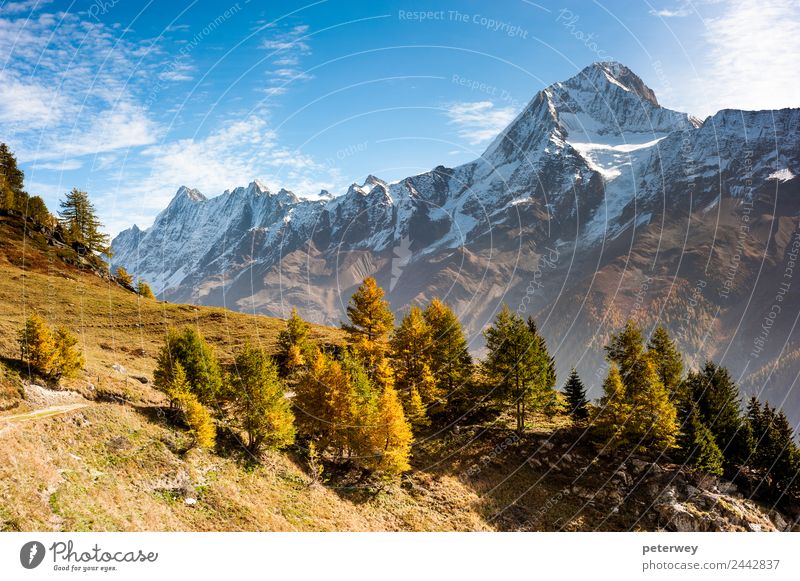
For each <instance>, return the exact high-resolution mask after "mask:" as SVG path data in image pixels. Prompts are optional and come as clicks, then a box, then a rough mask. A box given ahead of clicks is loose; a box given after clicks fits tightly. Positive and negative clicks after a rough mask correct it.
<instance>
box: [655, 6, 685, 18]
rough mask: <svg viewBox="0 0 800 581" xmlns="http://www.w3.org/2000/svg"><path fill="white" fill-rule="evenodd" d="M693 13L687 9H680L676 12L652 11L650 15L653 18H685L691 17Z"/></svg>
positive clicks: (666, 10)
mask: <svg viewBox="0 0 800 581" xmlns="http://www.w3.org/2000/svg"><path fill="white" fill-rule="evenodd" d="M691 13H692V11H691V10H689V9H687V8H678V9H675V10H670V9H669V8H665V9H663V10H651V11H650V14H652V15H653V16H660V17H661V18H683V17H684V16H689V15H690V14H691Z"/></svg>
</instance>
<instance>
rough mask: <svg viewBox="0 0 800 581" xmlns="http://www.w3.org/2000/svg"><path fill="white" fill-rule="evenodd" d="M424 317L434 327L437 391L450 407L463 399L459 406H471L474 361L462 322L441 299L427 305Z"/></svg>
mask: <svg viewBox="0 0 800 581" xmlns="http://www.w3.org/2000/svg"><path fill="white" fill-rule="evenodd" d="M424 317H425V322H426V323H427V324H428V327H429V329H430V335H431V345H430V367H431V372H432V373H433V376H434V378H435V379H436V388H437V391H438V392H439V393H440V394H441V396H443V397H446V398H447V400H448V407H450V404H453V403H455V402H459V407H467V406H469V407H471V406H472V405H473V403H474V402H472V401H470V399H471V398H470V396H471V393H470V390H469V387H470V380H471V378H472V370H473V369H472V368H473V363H472V356H471V355H470V354H469V349H468V345H467V340H466V338H465V337H464V330H463V329H462V327H461V322H460V321H459V320H458V317H456V314H455V313H454V312H453V310H452V309H451V308H450V307H449V306H447V305H446V304H445V303H444V302H442V301H441V300H439V299H438V298H434V299H433V300H432V301H431V302H430V304H429V305H428V306H427V308H426V309H425V312H424Z"/></svg>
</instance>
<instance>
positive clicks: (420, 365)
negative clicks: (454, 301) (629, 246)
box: [19, 278, 800, 495]
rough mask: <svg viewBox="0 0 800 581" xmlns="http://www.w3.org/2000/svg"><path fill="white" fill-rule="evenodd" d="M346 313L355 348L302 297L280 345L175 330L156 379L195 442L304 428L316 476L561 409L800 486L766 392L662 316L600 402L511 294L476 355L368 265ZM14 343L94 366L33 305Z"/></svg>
mask: <svg viewBox="0 0 800 581" xmlns="http://www.w3.org/2000/svg"><path fill="white" fill-rule="evenodd" d="M347 315H348V321H347V322H345V323H343V324H342V329H343V331H344V333H345V338H346V341H345V344H344V345H321V344H318V343H316V342H315V341H313V340H312V338H311V327H310V325H309V324H308V323H307V322H305V321H304V320H303V319H302V318H301V317H300V316H299V314H298V313H297V310H296V309H293V310H292V312H291V315H290V317H289V318H288V319H287V321H286V324H285V327H284V328H283V329H282V330H281V332H280V333H279V335H278V340H277V350H276V351H275V352H274V354H270V353H269V352H268V351H266V350H265V349H263V348H261V347H258V346H255V345H252V344H245V345H243V346H241V347H240V348H239V349H238V350H237V351H236V353H235V354H234V357H233V361H232V362H231V363H230V364H228V365H223V364H221V363H220V361H219V359H218V358H217V357H216V355H215V353H214V351H213V349H212V348H211V347H210V346H209V345H208V344H207V343H206V341H205V340H204V339H203V337H202V336H201V335H200V333H199V332H198V331H197V330H196V329H195V328H193V327H184V328H182V329H180V330H178V329H169V330H168V332H167V334H166V336H165V339H164V343H163V345H162V347H161V349H160V351H159V354H158V359H157V366H156V371H155V373H154V378H153V379H154V385H155V387H156V388H157V389H159V390H161V391H162V392H163V393H164V394H165V395H166V396H167V398H168V401H169V405H170V410H171V412H172V416H171V417H173V419H174V420H175V421H177V422H178V423H179V424H181V425H183V426H184V427H185V428H186V430H187V434H188V436H189V440H190V445H197V446H201V447H204V448H213V447H214V446H215V445H216V443H217V436H218V433H219V430H220V429H223V430H225V432H226V433H227V434H228V435H229V436H232V437H233V438H234V439H235V440H236V441H238V442H240V443H241V446H242V447H243V448H244V449H245V450H246V451H247V452H249V453H250V454H251V456H252V458H256V459H257V458H258V455H259V453H260V452H261V451H262V449H263V448H265V447H270V448H284V447H286V446H289V445H291V444H293V443H294V442H295V440H296V439H298V440H302V442H303V444H304V446H302V448H303V449H305V450H307V454H308V463H309V469H310V470H311V471H312V472H314V473H315V474H317V477H318V476H319V474H320V473H321V470H322V465H323V463H322V460H323V459H326V460H327V461H329V462H347V463H352V464H355V465H357V466H359V467H361V468H362V469H364V470H365V471H367V472H368V473H374V474H377V475H380V476H382V477H384V478H387V479H392V478H396V477H397V476H398V475H400V474H402V473H403V472H405V471H407V470H409V469H410V465H411V464H410V461H411V454H412V444H413V442H414V439H415V437H418V436H419V435H420V434H423V433H425V431H426V430H429V431H432V430H440V429H443V428H447V427H448V426H452V425H454V424H457V423H460V424H469V423H471V422H476V421H481V419H482V418H484V417H485V416H486V412H488V413H489V415H490V417H494V418H495V419H497V418H498V417H500V416H501V415H502V414H508V417H509V420H510V421H511V423H512V425H513V429H514V430H515V431H516V432H517V435H519V436H521V435H523V434H524V432H525V431H526V430H527V429H528V427H529V426H530V420H531V415H532V414H545V415H547V416H553V415H555V414H560V413H566V414H568V415H569V416H571V417H572V418H573V421H574V422H575V424H576V425H578V426H581V427H582V429H583V430H585V431H586V432H587V433H588V434H589V437H590V438H591V439H592V440H594V441H595V442H596V443H597V444H598V445H599V446H600V447H601V448H602V449H609V450H617V449H623V450H628V451H636V452H640V453H646V454H650V455H659V456H663V457H664V458H666V459H669V460H673V461H679V462H681V463H683V464H685V465H686V466H689V467H691V468H693V469H695V470H698V471H700V472H703V473H708V474H714V475H721V474H723V473H728V474H729V475H733V476H735V474H736V473H737V472H738V471H742V470H750V471H751V472H753V473H755V474H756V475H758V476H759V477H760V480H761V482H762V485H763V486H764V487H765V489H766V490H767V491H769V492H772V493H777V494H780V495H782V494H787V493H791V494H797V493H798V492H800V490H798V489H799V488H800V486H798V485H799V484H800V483H799V482H798V479H797V476H798V473H799V472H800V450H798V447H797V445H796V443H795V442H794V434H793V430H792V427H791V425H790V423H789V421H788V419H787V417H786V415H785V414H784V412H783V411H781V410H777V409H775V408H774V407H771V406H770V405H769V404H768V403H763V402H760V401H759V400H758V399H757V398H756V397H751V398H750V400H749V402H748V403H747V405H746V407H745V409H743V408H742V402H741V395H740V393H739V390H738V387H737V386H736V383H735V382H734V381H733V378H732V377H731V376H730V374H729V373H728V371H727V370H726V369H725V368H724V367H721V366H719V365H717V364H715V363H713V362H711V361H709V362H706V363H705V365H704V366H703V367H702V368H701V369H698V370H691V371H689V372H688V373H687V372H686V370H685V369H684V365H683V356H682V354H681V353H680V351H679V350H678V348H677V346H676V344H675V342H674V341H673V340H672V339H671V338H670V336H669V334H668V332H667V331H666V329H665V328H664V327H658V328H657V329H656V330H655V331H654V333H653V334H652V336H651V337H650V339H649V341H647V342H645V339H644V336H643V334H642V331H641V329H639V328H638V327H637V326H636V325H634V324H633V323H631V322H629V323H628V324H626V326H625V327H624V328H623V329H622V330H621V331H620V332H619V333H617V334H615V335H612V337H611V338H610V340H609V342H608V345H606V348H605V350H606V357H607V360H608V362H609V370H608V373H607V376H606V378H605V381H604V383H603V394H602V397H601V398H600V399H599V401H598V402H597V403H596V404H592V403H590V402H589V401H588V400H587V397H586V389H585V387H584V385H583V383H582V381H581V379H580V377H579V376H578V373H577V372H576V370H575V369H574V368H573V369H572V370H571V372H570V374H569V377H568V378H567V380H566V382H565V384H564V387H563V389H562V390H561V391H557V390H556V388H555V386H556V372H555V361H554V359H553V357H552V356H551V355H550V354H549V351H548V348H547V344H546V342H545V340H544V338H543V337H542V336H541V334H540V333H539V330H538V328H537V326H536V323H535V321H534V320H533V319H532V318H528V319H527V320H526V319H524V318H523V317H521V316H520V315H519V313H516V312H514V311H512V310H511V309H509V308H508V307H507V306H503V308H502V309H501V310H500V311H499V313H498V314H497V316H496V317H495V319H494V321H493V323H492V324H491V325H490V326H489V327H488V328H487V329H486V331H485V332H484V336H485V339H486V347H487V355H486V357H485V358H484V360H483V361H478V362H476V361H474V360H473V358H472V356H471V355H470V353H469V350H468V343H467V340H466V337H465V335H464V332H463V329H462V327H461V324H460V322H459V319H458V317H457V316H456V314H455V313H454V312H453V310H452V309H451V308H450V307H449V306H448V305H447V304H446V303H444V302H443V301H441V300H439V299H433V300H431V301H430V303H429V304H427V305H426V306H425V307H424V308H422V307H418V306H412V307H411V308H409V309H408V311H407V312H406V313H405V314H404V315H403V316H402V317H401V320H400V322H399V324H398V325H397V326H395V317H394V314H393V313H392V311H391V309H390V307H389V304H388V302H387V301H386V300H385V298H384V292H383V290H382V289H381V288H380V287H379V286H378V285H377V283H376V281H375V280H374V279H373V278H367V279H365V280H364V282H363V283H362V285H361V286H360V287H359V288H358V289H357V290H356V292H355V293H354V294H353V295H352V297H351V299H350V301H349V304H348V307H347ZM19 343H20V347H21V351H22V358H23V360H24V361H26V362H28V364H29V365H30V366H31V368H32V369H34V370H38V372H39V373H41V374H43V375H46V376H47V377H50V378H53V379H58V377H61V376H71V375H74V374H75V373H76V371H77V370H78V369H79V368H80V367H81V366H82V365H83V358H82V356H81V355H80V353H79V352H78V351H77V350H76V343H77V341H76V340H75V338H74V337H73V336H72V335H71V334H70V333H69V331H68V330H67V329H65V328H59V329H57V330H55V331H53V330H52V329H50V328H49V327H48V326H47V325H46V323H45V322H44V321H43V320H42V319H40V318H38V317H36V316H33V317H31V318H29V319H28V321H27V322H26V325H25V327H24V328H23V329H22V330H21V331H20V335H19ZM501 421H503V420H502V418H501Z"/></svg>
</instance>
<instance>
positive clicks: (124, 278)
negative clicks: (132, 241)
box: [116, 266, 133, 289]
mask: <svg viewBox="0 0 800 581" xmlns="http://www.w3.org/2000/svg"><path fill="white" fill-rule="evenodd" d="M116 277H117V282H118V283H119V284H121V285H122V286H124V287H127V288H130V289H132V288H133V277H132V276H131V275H130V274H128V271H127V270H125V269H124V268H122V267H121V266H118V267H117V273H116Z"/></svg>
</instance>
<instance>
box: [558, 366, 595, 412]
mask: <svg viewBox="0 0 800 581" xmlns="http://www.w3.org/2000/svg"><path fill="white" fill-rule="evenodd" d="M564 394H565V395H566V396H567V404H568V407H569V413H570V414H571V415H572V417H574V418H575V419H577V420H585V419H586V418H587V417H589V410H588V409H587V405H588V403H589V402H588V401H587V400H586V388H585V387H583V382H582V381H581V378H580V377H578V372H577V371H576V369H575V368H574V367H573V368H572V371H571V372H570V374H569V378H568V379H567V383H566V384H565V385H564Z"/></svg>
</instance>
